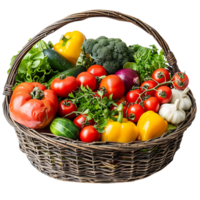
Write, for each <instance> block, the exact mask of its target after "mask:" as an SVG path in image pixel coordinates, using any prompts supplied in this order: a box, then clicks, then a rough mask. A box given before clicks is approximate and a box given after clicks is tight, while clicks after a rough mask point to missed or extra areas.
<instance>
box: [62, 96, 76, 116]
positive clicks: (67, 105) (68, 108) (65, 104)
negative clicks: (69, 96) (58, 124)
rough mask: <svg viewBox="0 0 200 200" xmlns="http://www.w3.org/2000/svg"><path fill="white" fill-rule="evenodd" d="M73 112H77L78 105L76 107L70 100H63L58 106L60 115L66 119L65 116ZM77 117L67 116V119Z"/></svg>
mask: <svg viewBox="0 0 200 200" xmlns="http://www.w3.org/2000/svg"><path fill="white" fill-rule="evenodd" d="M73 111H77V108H76V105H74V104H73V103H72V102H71V101H70V100H62V101H61V102H60V103H59V106H58V115H59V116H60V117H64V116H65V115H68V114H70V113H71V112H73ZM74 117H76V114H75V113H72V114H71V115H68V116H66V117H65V118H67V119H73V118H74Z"/></svg>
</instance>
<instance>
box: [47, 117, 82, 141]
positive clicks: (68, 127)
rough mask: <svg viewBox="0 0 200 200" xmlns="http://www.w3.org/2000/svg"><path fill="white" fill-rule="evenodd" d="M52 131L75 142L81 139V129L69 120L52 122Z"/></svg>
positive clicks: (60, 119)
mask: <svg viewBox="0 0 200 200" xmlns="http://www.w3.org/2000/svg"><path fill="white" fill-rule="evenodd" d="M50 130H51V132H52V133H53V134H54V135H57V136H62V137H67V138H70V139H73V140H76V139H78V138H79V128H78V127H77V126H76V125H75V124H74V123H73V122H72V121H71V120H69V119H65V118H60V117H58V118H55V119H54V120H53V121H52V122H51V125H50Z"/></svg>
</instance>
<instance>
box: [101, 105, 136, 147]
mask: <svg viewBox="0 0 200 200" xmlns="http://www.w3.org/2000/svg"><path fill="white" fill-rule="evenodd" d="M116 110H117V111H118V112H119V115H118V119H117V121H113V120H110V121H109V122H108V124H107V126H106V127H105V129H104V130H105V132H104V133H102V134H101V141H110V142H122V143H127V142H132V141H135V140H136V138H137V137H138V134H139V131H138V128H137V126H136V125H135V124H134V123H133V122H130V121H128V120H127V119H126V118H123V105H122V104H120V105H119V106H118V107H117V109H116Z"/></svg>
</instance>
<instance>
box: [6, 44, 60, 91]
mask: <svg viewBox="0 0 200 200" xmlns="http://www.w3.org/2000/svg"><path fill="white" fill-rule="evenodd" d="M16 57H17V55H15V56H13V57H12V58H11V62H10V66H11V67H12V65H13V63H14V60H15V59H16ZM47 60H48V57H47V56H44V53H43V52H42V51H40V50H39V48H38V46H37V43H36V44H35V45H34V46H33V47H32V48H31V49H30V50H29V52H28V53H27V54H26V55H25V56H24V58H23V59H22V61H21V63H20V65H19V67H18V73H17V75H16V77H15V86H14V87H13V89H14V88H15V87H16V86H17V85H19V84H20V83H22V82H39V83H42V84H44V85H46V82H47V81H48V80H49V79H50V78H51V77H52V76H54V75H55V74H57V73H59V72H58V71H54V70H53V69H52V68H51V66H50V65H49V63H48V61H47ZM9 72H10V69H9V70H8V73H9Z"/></svg>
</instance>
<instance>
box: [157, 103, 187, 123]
mask: <svg viewBox="0 0 200 200" xmlns="http://www.w3.org/2000/svg"><path fill="white" fill-rule="evenodd" d="M180 102H181V100H180V99H177V100H176V101H175V104H168V103H167V104H163V105H162V106H161V107H160V110H159V115H160V116H161V117H163V118H164V119H165V120H166V121H168V122H170V123H172V124H179V123H181V122H182V121H184V120H185V117H186V114H185V111H183V110H182V109H180V108H179V104H180Z"/></svg>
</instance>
